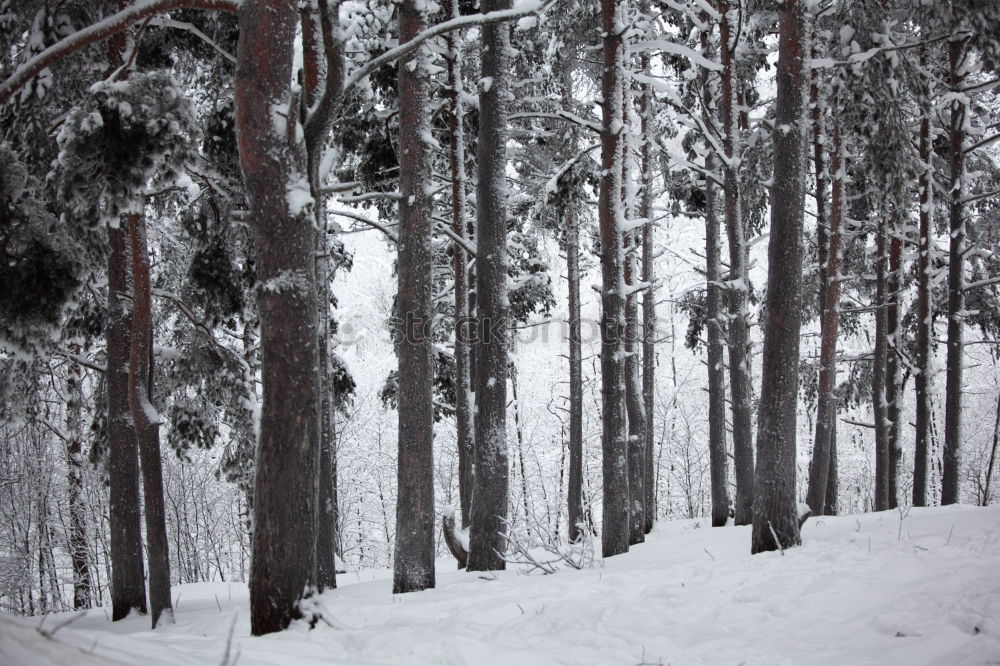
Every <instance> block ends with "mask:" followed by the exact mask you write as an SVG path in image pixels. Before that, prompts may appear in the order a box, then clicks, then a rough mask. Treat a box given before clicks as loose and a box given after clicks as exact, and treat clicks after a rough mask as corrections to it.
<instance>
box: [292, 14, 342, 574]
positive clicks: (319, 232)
mask: <svg viewBox="0 0 1000 666" xmlns="http://www.w3.org/2000/svg"><path fill="white" fill-rule="evenodd" d="M324 12H329V8H324V10H323V11H320V8H319V5H312V4H309V3H304V4H303V5H302V7H301V10H300V13H301V21H302V73H303V86H302V87H303V95H304V97H303V99H304V101H305V105H304V108H305V109H307V110H308V109H314V108H315V106H316V104H317V103H318V102H319V96H320V95H321V94H322V91H323V88H324V87H325V86H334V87H339V86H340V74H341V72H340V68H339V67H338V66H337V63H339V55H340V54H339V50H338V49H336V48H335V47H334V45H332V44H331V45H327V44H325V41H324V40H325V39H326V38H325V37H324V33H326V34H327V37H332V36H333V26H332V25H330V16H329V14H328V13H324ZM327 46H329V47H330V48H332V49H333V53H332V54H331V55H332V58H328V57H326V56H327V54H326V48H327ZM331 62H333V63H334V68H333V71H330V69H331V68H330V66H329V64H330V63H331ZM310 139H311V140H307V143H306V159H307V163H308V169H309V190H310V192H311V193H312V196H313V198H314V200H315V201H316V202H317V205H316V206H315V207H314V208H313V214H314V215H315V225H316V266H315V268H316V313H317V318H316V323H317V345H318V353H319V382H320V396H319V407H320V442H319V460H318V463H317V464H318V467H317V470H318V473H317V476H316V480H317V485H318V490H317V494H318V495H317V496H318V501H319V505H318V509H317V511H318V514H317V527H316V582H315V583H316V589H317V590H318V591H319V592H323V591H324V590H326V589H327V588H335V587H337V572H336V558H335V552H336V529H337V498H336V490H335V479H334V476H335V465H336V462H335V457H336V442H335V434H334V418H335V414H334V399H333V386H332V383H331V382H332V378H333V377H332V370H333V368H332V364H331V360H330V320H331V315H330V295H331V294H330V283H331V282H332V280H333V271H332V270H331V265H332V263H333V262H332V261H331V258H330V254H331V252H332V251H333V249H332V248H331V247H330V242H329V237H328V231H329V229H328V223H327V218H326V205H325V202H326V199H325V196H324V195H323V193H322V187H321V183H320V173H319V162H320V160H321V157H322V150H323V140H322V139H321V138H319V137H318V136H317V137H316V138H312V137H310Z"/></svg>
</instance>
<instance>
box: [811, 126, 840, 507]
mask: <svg viewBox="0 0 1000 666" xmlns="http://www.w3.org/2000/svg"><path fill="white" fill-rule="evenodd" d="M817 153H818V154H821V153H822V150H821V149H819V148H817ZM831 153H832V160H831V172H832V173H833V195H832V196H833V202H832V205H831V210H830V219H829V232H828V233H824V234H823V240H825V241H826V248H825V250H824V252H823V256H824V259H825V261H824V262H823V264H822V265H821V267H820V270H821V279H822V281H823V286H822V289H821V290H820V293H821V296H822V298H823V300H822V303H821V309H820V352H819V387H818V390H817V393H818V396H817V401H816V402H817V404H816V439H815V441H814V443H813V454H812V461H811V462H810V464H809V488H808V492H807V495H806V504H808V505H809V508H810V509H812V513H813V515H814V516H824V515H827V514H828V513H829V507H828V506H827V505H828V503H829V502H828V500H829V496H830V486H831V483H830V478H831V474H836V467H837V458H836V455H835V453H834V451H835V447H836V445H837V442H836V421H837V393H836V388H837V334H838V331H839V328H840V313H839V306H840V280H839V276H840V271H841V265H842V259H843V253H842V250H841V235H842V233H843V226H844V204H845V200H844V173H843V172H844V170H845V169H844V166H845V165H844V159H845V156H844V146H843V141H842V139H841V135H840V123H839V122H838V121H836V120H834V123H833V145H832V148H831ZM818 169H819V167H817V171H818ZM821 196H825V193H824V194H823V195H821V194H820V190H819V179H818V178H817V194H816V198H817V199H820V198H821ZM818 224H823V222H822V221H820V222H818ZM817 237H819V234H817ZM834 492H835V490H834Z"/></svg>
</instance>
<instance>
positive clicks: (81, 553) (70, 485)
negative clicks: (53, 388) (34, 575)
mask: <svg viewBox="0 0 1000 666" xmlns="http://www.w3.org/2000/svg"><path fill="white" fill-rule="evenodd" d="M70 350H71V351H72V352H73V353H74V354H79V353H80V346H79V345H77V344H75V343H74V344H72V345H70ZM66 396H67V401H66V437H67V439H66V491H67V495H68V499H69V556H70V562H71V564H72V566H73V609H74V610H80V609H83V608H90V605H91V598H90V595H91V589H93V582H92V580H91V577H90V558H89V556H88V552H89V550H90V548H89V546H88V544H87V504H86V498H85V497H84V495H83V491H84V489H83V468H84V462H85V461H84V457H83V372H82V370H81V368H80V366H79V365H78V364H76V363H72V364H70V366H69V369H68V376H67V378H66Z"/></svg>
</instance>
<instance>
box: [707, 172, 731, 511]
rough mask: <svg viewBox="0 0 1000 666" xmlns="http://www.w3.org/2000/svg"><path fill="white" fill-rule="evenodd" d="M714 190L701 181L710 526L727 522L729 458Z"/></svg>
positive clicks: (720, 274)
mask: <svg viewBox="0 0 1000 666" xmlns="http://www.w3.org/2000/svg"><path fill="white" fill-rule="evenodd" d="M705 170H706V171H707V172H708V173H710V174H711V173H714V171H715V159H714V157H713V156H712V155H711V154H708V155H706V156H705ZM715 194H716V186H715V183H714V182H712V180H711V178H710V177H706V178H705V280H706V283H705V290H706V297H705V319H706V329H707V330H706V335H707V338H708V340H707V357H708V358H707V361H708V363H707V366H708V457H709V471H710V476H711V480H712V526H713V527H723V526H725V524H726V521H727V520H728V519H729V486H728V482H729V456H728V455H727V452H726V368H725V362H724V360H723V354H724V349H723V327H722V293H721V292H722V270H721V268H720V263H721V257H720V248H719V218H718V217H717V215H716V205H715Z"/></svg>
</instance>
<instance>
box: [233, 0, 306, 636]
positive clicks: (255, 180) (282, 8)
mask: <svg viewBox="0 0 1000 666" xmlns="http://www.w3.org/2000/svg"><path fill="white" fill-rule="evenodd" d="M297 6H298V3H297V2H296V1H295V0H245V1H244V2H243V3H241V4H240V7H239V10H238V16H239V28H240V39H239V46H238V51H237V65H236V77H235V101H236V129H237V132H236V136H237V137H238V139H239V141H238V145H239V150H240V164H241V167H242V170H243V177H244V181H245V185H246V191H247V193H248V195H249V199H250V213H251V215H250V218H251V220H253V230H254V235H255V240H256V245H257V276H258V280H259V282H260V285H261V286H260V288H258V290H257V294H258V299H257V302H258V311H259V312H260V323H261V375H262V380H263V403H262V406H261V421H260V437H259V440H258V445H257V470H256V486H255V492H254V532H253V561H252V564H251V569H250V627H251V631H252V632H253V634H254V635H258V636H259V635H261V634H265V633H269V632H272V631H280V630H281V629H284V628H285V627H287V626H288V624H289V622H290V621H291V620H292V619H295V618H298V617H301V616H302V611H301V610H300V608H299V602H300V600H301V599H302V598H303V597H304V596H306V595H307V594H309V593H310V592H311V586H312V585H313V584H314V581H315V571H316V534H317V523H318V512H317V505H318V497H317V494H318V481H317V478H316V475H317V473H318V470H317V467H318V465H317V461H318V459H319V436H320V433H319V430H320V422H319V421H320V420H319V407H320V405H319V395H320V379H319V370H318V369H319V350H318V348H317V347H318V345H317V325H316V272H315V242H316V239H315V232H314V229H313V225H314V219H315V218H314V215H313V214H312V208H311V206H310V205H308V204H307V205H302V203H303V202H302V201H301V197H297V199H298V200H295V201H290V200H289V199H290V197H289V196H288V193H289V192H290V191H292V190H293V189H294V190H295V191H296V192H300V191H301V190H302V189H303V187H302V183H307V182H308V180H307V179H308V175H307V169H308V167H307V164H306V155H305V152H306V151H305V149H304V146H303V141H302V138H301V137H302V132H301V131H300V126H299V124H298V113H297V110H298V104H297V101H296V98H295V95H294V94H293V93H292V90H291V81H292V58H293V53H294V40H295V32H296V26H297V24H298V15H297ZM278 110H281V111H280V115H278V114H279V111H278ZM276 117H277V118H281V119H283V120H284V121H285V122H283V123H276V122H275V118H276ZM281 125H284V127H281Z"/></svg>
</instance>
